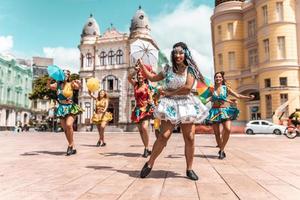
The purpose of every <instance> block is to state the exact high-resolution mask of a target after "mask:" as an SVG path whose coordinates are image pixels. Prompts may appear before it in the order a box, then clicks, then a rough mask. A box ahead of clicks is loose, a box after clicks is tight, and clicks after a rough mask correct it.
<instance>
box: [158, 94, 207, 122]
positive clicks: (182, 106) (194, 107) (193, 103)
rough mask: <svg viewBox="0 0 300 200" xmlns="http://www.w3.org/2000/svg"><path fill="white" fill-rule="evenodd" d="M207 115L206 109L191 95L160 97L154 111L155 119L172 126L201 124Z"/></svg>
mask: <svg viewBox="0 0 300 200" xmlns="http://www.w3.org/2000/svg"><path fill="white" fill-rule="evenodd" d="M207 115H208V108H207V107H206V106H205V105H203V104H202V102H201V101H200V99H198V98H197V97H196V96H193V95H187V96H179V95H178V96H176V97H162V98H161V99H160V100H159V102H158V105H157V107H156V108H155V111H154V116H155V118H158V119H160V120H165V121H167V120H169V121H170V122H171V123H172V124H179V123H201V122H202V121H203V120H205V119H206V117H207Z"/></svg>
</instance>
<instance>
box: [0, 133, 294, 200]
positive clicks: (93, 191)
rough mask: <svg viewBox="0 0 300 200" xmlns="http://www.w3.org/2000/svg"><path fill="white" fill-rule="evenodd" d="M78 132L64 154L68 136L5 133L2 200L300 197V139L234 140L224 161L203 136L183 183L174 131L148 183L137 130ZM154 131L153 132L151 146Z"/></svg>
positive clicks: (0, 160) (0, 149) (0, 155)
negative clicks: (73, 148) (102, 136)
mask: <svg viewBox="0 0 300 200" xmlns="http://www.w3.org/2000/svg"><path fill="white" fill-rule="evenodd" d="M96 140H97V134H96V133H76V135H75V141H76V145H77V151H78V153H77V154H76V155H74V156H70V157H66V156H65V151H66V147H67V146H66V140H65V137H64V135H63V134H62V133H22V134H14V133H7V132H0V199H9V200H12V199H24V200H25V199H26V200H27V199H38V200H43V199H103V200H110V199H120V200H125V199H133V200H148V199H161V200H166V199H170V200H177V199H180V200H191V199H222V200H225V199H268V200H269V199H284V200H286V199H300V138H296V139H294V140H290V139H287V138H286V137H285V136H245V135H242V136H240V135H233V136H232V137H231V138H230V141H229V143H228V148H227V149H226V154H227V158H226V159H225V160H218V159H217V157H216V154H217V151H218V150H217V149H216V148H215V140H214V137H213V136H212V135H197V136H196V148H195V159H194V170H195V171H196V173H197V174H198V175H199V177H200V179H199V181H196V182H195V181H191V180H188V179H186V178H185V158H184V155H183V152H184V143H183V138H182V135H181V134H173V135H172V137H171V139H170V141H169V143H168V145H167V147H166V149H164V151H163V153H162V154H161V155H160V157H159V158H158V160H157V161H156V163H155V166H154V169H153V171H152V172H151V174H150V176H149V178H146V179H140V178H139V172H140V169H141V168H142V166H143V165H144V163H145V161H146V159H145V158H143V157H141V153H142V151H143V146H142V145H141V139H140V137H139V135H138V134H137V133H130V134H129V133H123V134H120V133H106V142H107V146H106V147H98V148H97V147H95V144H96ZM153 141H154V134H151V144H152V143H153Z"/></svg>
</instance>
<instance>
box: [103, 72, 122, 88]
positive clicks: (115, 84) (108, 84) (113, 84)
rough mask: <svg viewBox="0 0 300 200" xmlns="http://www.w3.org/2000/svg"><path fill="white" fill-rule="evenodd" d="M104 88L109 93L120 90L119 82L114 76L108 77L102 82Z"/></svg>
mask: <svg viewBox="0 0 300 200" xmlns="http://www.w3.org/2000/svg"><path fill="white" fill-rule="evenodd" d="M102 88H104V89H105V90H106V91H108V92H113V91H118V90H119V80H118V78H117V77H115V76H113V75H108V76H106V77H104V79H103V80H102Z"/></svg>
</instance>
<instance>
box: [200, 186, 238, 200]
mask: <svg viewBox="0 0 300 200" xmlns="http://www.w3.org/2000/svg"><path fill="white" fill-rule="evenodd" d="M197 188H198V192H199V196H200V199H201V200H202V199H203V200H206V199H207V200H210V199H211V200H218V199H219V200H227V199H228V200H233V199H238V197H237V196H236V195H235V194H234V193H233V191H231V190H230V188H229V187H228V185H226V183H225V182H223V183H200V182H197Z"/></svg>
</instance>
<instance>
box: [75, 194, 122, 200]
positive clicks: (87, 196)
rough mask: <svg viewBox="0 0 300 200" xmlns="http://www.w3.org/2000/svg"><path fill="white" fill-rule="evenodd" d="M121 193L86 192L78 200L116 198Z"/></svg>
mask: <svg viewBox="0 0 300 200" xmlns="http://www.w3.org/2000/svg"><path fill="white" fill-rule="evenodd" d="M118 197H119V195H114V194H93V193H90V192H88V193H85V194H84V195H82V196H81V197H79V198H78V200H116V199H118Z"/></svg>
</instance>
